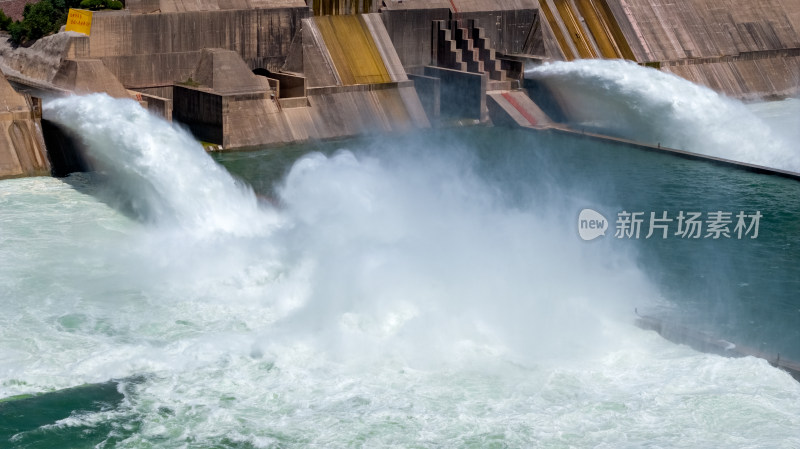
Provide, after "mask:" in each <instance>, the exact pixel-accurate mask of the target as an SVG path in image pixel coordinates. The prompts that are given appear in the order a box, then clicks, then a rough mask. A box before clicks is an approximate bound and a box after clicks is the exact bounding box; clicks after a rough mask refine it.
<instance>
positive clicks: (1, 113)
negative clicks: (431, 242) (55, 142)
mask: <svg viewBox="0 0 800 449" xmlns="http://www.w3.org/2000/svg"><path fill="white" fill-rule="evenodd" d="M47 174H50V163H49V162H48V160H47V155H46V153H45V150H44V141H43V140H42V137H41V105H39V104H35V103H34V102H33V101H32V99H31V98H30V97H26V96H24V95H22V94H19V93H17V92H16V91H15V90H14V89H13V88H12V87H11V85H10V84H9V83H8V81H7V80H6V78H5V77H4V76H0V179H3V178H15V177H20V176H40V175H47Z"/></svg>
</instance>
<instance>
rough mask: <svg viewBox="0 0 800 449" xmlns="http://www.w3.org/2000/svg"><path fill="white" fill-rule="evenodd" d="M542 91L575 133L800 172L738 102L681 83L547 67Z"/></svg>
mask: <svg viewBox="0 0 800 449" xmlns="http://www.w3.org/2000/svg"><path fill="white" fill-rule="evenodd" d="M525 76H526V77H527V78H530V79H535V80H538V81H540V82H542V83H544V84H545V85H546V86H547V88H548V89H549V90H551V91H552V92H553V93H554V94H555V96H556V98H557V100H558V101H560V102H563V103H564V104H568V105H570V106H568V108H569V110H570V112H569V113H568V115H571V116H572V119H573V120H575V125H576V126H578V127H581V126H585V127H592V128H595V129H600V130H605V131H610V132H612V133H613V134H616V135H620V136H624V137H629V138H632V139H637V140H640V141H644V142H647V143H652V144H657V143H658V144H661V145H662V146H666V147H672V148H678V149H682V150H687V151H692V152H696V153H701V154H706V155H711V156H717V157H722V158H726V159H732V160H736V161H740V162H747V163H752V164H757V165H763V166H766V167H772V168H778V169H783V170H790V171H795V172H800V152H798V150H797V147H796V145H792V144H791V143H790V142H788V141H784V140H782V139H781V138H780V137H778V136H777V135H776V133H774V132H772V130H771V129H770V128H769V126H767V125H766V124H765V123H764V122H762V121H761V120H760V119H759V118H758V117H756V116H755V115H754V114H753V113H752V112H751V111H750V110H749V109H748V108H747V107H746V106H745V105H744V104H742V103H741V102H739V101H737V100H734V99H731V98H728V97H725V96H724V95H720V94H718V93H716V92H714V91H713V90H711V89H709V88H707V87H704V86H699V85H696V84H693V83H692V82H690V81H687V80H685V79H683V78H680V77H678V76H675V75H672V74H670V73H667V72H662V71H659V70H655V69H652V68H647V67H642V66H639V65H638V64H635V63H633V62H629V61H621V60H599V59H597V60H594V59H593V60H580V61H572V62H555V63H551V64H544V65H541V66H538V67H535V68H532V69H529V70H527V71H526V75H525Z"/></svg>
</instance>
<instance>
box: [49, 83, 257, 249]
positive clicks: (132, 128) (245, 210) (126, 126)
mask: <svg viewBox="0 0 800 449" xmlns="http://www.w3.org/2000/svg"><path fill="white" fill-rule="evenodd" d="M44 118H46V119H48V120H51V121H53V122H55V123H57V124H59V125H61V126H63V127H66V128H67V129H68V130H69V131H71V132H72V133H73V134H74V135H76V136H78V138H79V139H80V140H81V141H82V142H83V144H84V145H83V146H84V147H85V149H86V151H87V153H88V154H86V156H87V157H88V158H89V160H90V163H91V164H92V166H93V168H94V169H95V170H96V171H98V172H100V173H101V174H103V175H105V176H106V177H107V178H108V179H109V180H110V181H111V183H110V185H112V186H113V187H114V189H115V191H116V194H117V195H119V197H118V198H117V199H118V200H120V201H121V202H123V203H124V205H125V207H127V208H128V209H130V212H132V213H133V214H135V215H136V216H137V218H140V219H144V220H147V221H152V222H160V223H164V222H170V221H175V222H177V223H179V224H180V226H181V227H182V228H186V229H191V230H192V231H194V232H201V233H202V232H215V231H228V232H236V233H252V232H259V231H260V228H262V227H263V226H266V225H267V223H266V221H265V220H266V218H267V217H266V215H265V214H264V213H263V211H261V210H259V208H258V205H257V200H256V197H255V195H254V194H253V192H252V189H251V188H250V187H249V186H247V185H244V184H243V183H241V182H238V181H236V180H235V179H234V178H233V177H231V175H230V174H228V172H227V171H225V169H223V168H222V167H220V166H219V165H217V164H216V163H215V162H214V161H213V160H212V159H211V158H210V157H209V156H208V155H207V154H205V151H204V149H203V147H202V145H201V144H200V143H199V142H197V141H196V140H195V139H194V138H193V137H192V135H191V134H190V133H189V132H187V131H186V130H184V129H182V128H180V127H179V126H177V125H174V124H170V123H168V122H166V121H164V120H163V119H161V118H159V117H156V116H154V115H152V114H150V113H148V112H147V111H146V110H145V109H143V108H142V107H141V106H140V105H139V104H138V103H136V102H135V101H133V100H127V99H126V100H119V99H114V98H111V97H109V96H108V95H106V94H92V95H88V96H84V97H79V96H72V97H66V98H60V99H56V100H52V101H48V102H45V105H44Z"/></svg>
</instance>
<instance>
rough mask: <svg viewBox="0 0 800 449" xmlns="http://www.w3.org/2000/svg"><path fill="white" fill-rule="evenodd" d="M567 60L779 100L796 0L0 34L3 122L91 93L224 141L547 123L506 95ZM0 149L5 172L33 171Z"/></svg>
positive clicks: (226, 19)
mask: <svg viewBox="0 0 800 449" xmlns="http://www.w3.org/2000/svg"><path fill="white" fill-rule="evenodd" d="M580 58H621V59H628V60H631V61H635V62H637V63H639V64H643V65H648V66H651V67H655V68H658V69H660V70H663V71H668V72H671V73H674V74H676V75H679V76H682V77H684V78H687V79H689V80H691V81H694V82H696V83H700V84H704V85H707V86H709V87H711V88H712V89H715V90H717V91H719V92H722V93H725V94H727V95H731V96H734V97H738V98H743V99H762V98H780V97H784V96H791V95H797V94H799V93H800V3H798V2H797V1H796V0H764V1H762V2H758V3H753V2H748V1H745V0H725V1H724V2H719V1H716V0H686V1H682V2H674V1H671V0H382V1H378V0H128V1H127V2H126V9H124V10H122V11H100V12H96V13H94V17H93V24H92V29H91V34H90V35H89V36H85V35H80V34H77V33H66V32H62V33H58V34H55V35H52V36H48V37H45V38H43V39H40V40H39V41H37V42H35V43H34V44H33V45H31V46H30V47H27V48H25V47H20V48H14V47H12V46H11V45H10V44H9V43H8V42H4V41H2V39H0V70H2V72H3V74H4V75H5V77H6V78H7V79H8V80H9V81H10V82H11V84H10V86H11V87H12V89H11V91H9V92H6V93H4V94H3V95H4V97H3V98H4V101H6V102H7V103H8V104H9V105H11V104H14V105H15V106H13V107H12V106H8V108H10V109H8V111H12V110H13V111H15V112H13V113H12V115H13V114H17V115H16V116H14V117H17V118H15V119H12V120H11V121H12V122H13V123H16V122H14V120H28V119H23V118H20V117H21V116H20V115H19V114H20V113H22V112H21V111H23V109H24V107H23V105H22V103H21V102H20V99H19V98H17V97H14V96H13V95H11V93H13V92H14V89H16V90H18V91H20V92H23V93H25V94H26V95H28V96H29V97H30V96H33V97H36V96H37V95H63V94H66V93H86V92H98V91H99V92H106V93H108V94H109V95H112V96H115V97H132V98H135V99H136V100H137V101H139V102H140V103H141V104H143V105H146V106H147V107H148V108H149V109H150V110H151V111H153V112H154V113H157V114H159V115H161V116H163V117H166V118H167V119H174V120H176V121H179V122H181V123H184V124H185V125H186V126H187V127H188V128H189V129H190V130H192V132H194V133H195V135H196V137H198V139H201V140H205V141H207V142H210V143H214V144H217V145H220V146H222V147H223V148H224V149H240V148H251V147H262V146H265V145H279V144H284V143H288V142H296V141H303V140H308V139H327V138H336V137H343V136H351V135H356V134H362V133H371V132H395V131H406V130H412V129H416V128H424V127H428V126H431V123H434V124H435V125H437V126H439V125H445V126H446V125H448V124H454V123H467V122H470V123H471V122H482V123H495V124H501V123H504V124H509V125H512V126H526V127H540V126H550V124H552V123H553V120H552V119H551V118H550V117H547V116H546V115H545V114H544V113H542V111H541V109H540V108H539V106H544V105H543V104H540V105H538V106H537V104H534V102H532V101H531V100H530V98H528V96H527V95H526V94H527V92H529V91H525V90H521V89H520V88H519V87H520V85H521V79H522V77H523V67H524V66H525V64H531V63H541V62H544V61H552V60H574V59H580ZM4 81H5V79H4ZM6 84H8V83H6ZM6 90H7V89H6ZM21 98H22V99H23V100H25V102H26V104H28V105H29V106H28V109H29V110H30V111H31V112H25V113H22V114H23V115H25V114H28V115H30V114H33V117H34V118H32V119H30V120H33V121H32V122H31V124H30V125H25V126H28V127H29V128H25V127H23V126H22V125H21V124H19V123H18V124H17V125H15V126H16V127H15V128H14V130H18V129H23V128H25V129H30V132H31V133H33V134H34V137H32V140H31V139H27V137H25V133H26V132H27V131H13V133H14V136H16V137H13V139H16V142H17V143H19V142H22V141H24V142H28V141H29V140H30V141H31V142H34V141H37V142H38V141H41V140H42V139H41V131H40V130H39V128H37V126H36V123H37V122H36V118H35V113H34V112H33V111H34V109H35V107H34V106H32V105H35V104H36V100H35V99H30V100H27V99H26V98H27V97H25V95H23V96H22V97H21ZM537 101H539V97H537ZM15 108H16V109H15ZM20 108H22V109H20ZM545 109H547V108H545ZM548 110H549V109H548ZM8 117H11V116H8ZM26 117H27V116H26ZM553 118H558V117H553ZM20 123H22V122H20ZM26 123H27V122H26ZM44 126H48V125H44ZM4 132H5V135H6V140H8V139H12V137H11V134H10V133H11V131H8V130H6V131H4ZM20 135H22V136H23V137H22V138H20V137H19V136H20ZM36 136H38V137H36ZM9 141H10V140H9ZM51 141H52V139H51ZM14 145H17V144H14ZM20 145H21V144H20ZM26 145H27V144H26ZM33 145H34V144H31V145H28V146H29V147H30V148H33ZM59 145H60V144H59ZM15 148H17V146H15ZM64 148H66V149H65V150H64V151H66V152H69V151H72V150H70V149H69V148H68V146H67V147H64ZM16 151H17V150H14V154H16V155H17V156H16V159H14V160H15V161H16V162H14V163H11V162H8V163H7V164H6V166H7V167H11V168H8V169H7V170H6V172H9V173H11V172H13V173H28V172H31V173H33V172H36V170H40V171H41V166H40V165H35V166H34V165H30V164H27V165H26V164H25V163H23V159H24V157H25V156H20V155H19V154H17V152H16ZM8 154H11V153H10V152H9V153H8ZM25 154H30V155H34V156H35V154H37V153H36V152H35V151H34V150H33V149H32V150H30V151H29V152H27V153H25ZM59 157H60V156H59ZM12 159H13V158H11V156H8V158H7V160H8V161H11V160H12ZM26 160H31V161H33V160H37V159H36V157H33V158H32V159H30V158H29V159H26ZM66 160H71V158H70V157H67V158H66ZM44 162H46V160H45V161H44ZM15 164H16V165H15ZM12 166H13V167H12ZM23 166H24V167H23ZM72 166H75V167H78V166H80V164H79V163H65V164H59V167H72ZM15 167H16V168H15ZM25 167H28V168H25ZM31 167H33V168H31ZM26 170H27V171H26ZM16 175H17V174H14V176H16ZM0 176H2V174H0Z"/></svg>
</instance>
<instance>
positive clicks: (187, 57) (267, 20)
mask: <svg viewBox="0 0 800 449" xmlns="http://www.w3.org/2000/svg"><path fill="white" fill-rule="evenodd" d="M308 15H309V10H308V9H307V8H271V9H253V10H220V11H196V12H187V13H166V14H130V13H128V12H126V11H121V12H99V13H95V14H94V18H93V21H92V34H91V37H90V40H89V56H90V57H92V58H99V59H101V60H102V61H103V62H104V63H105V64H106V66H107V67H108V68H109V69H110V70H111V72H112V73H114V75H116V76H117V78H119V80H120V81H121V82H122V83H123V84H124V85H125V87H127V88H146V87H156V86H166V85H169V84H171V83H173V82H178V81H185V80H186V79H187V78H188V77H189V75H190V74H191V73H192V70H193V69H194V67H195V66H196V65H197V62H198V60H199V51H200V50H201V49H203V48H224V49H228V50H234V51H236V52H237V53H239V55H240V56H241V57H242V59H244V61H245V62H246V63H247V64H248V66H249V67H250V68H251V69H255V68H258V67H263V68H267V69H269V70H273V71H277V70H278V69H279V68H280V67H281V66H282V65H283V63H284V62H285V60H286V56H287V54H288V52H289V47H290V45H291V42H292V39H293V38H294V35H295V34H296V33H297V32H298V31H299V29H300V20H301V19H303V18H305V17H308Z"/></svg>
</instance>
